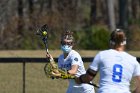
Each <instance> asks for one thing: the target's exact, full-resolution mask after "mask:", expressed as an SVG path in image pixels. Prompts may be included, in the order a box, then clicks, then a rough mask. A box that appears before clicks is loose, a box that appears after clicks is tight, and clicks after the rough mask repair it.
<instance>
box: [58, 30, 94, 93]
mask: <svg viewBox="0 0 140 93" xmlns="http://www.w3.org/2000/svg"><path fill="white" fill-rule="evenodd" d="M73 45H74V38H73V36H72V32H70V31H66V32H65V33H64V34H63V35H62V37H61V50H62V51H63V53H62V54H61V55H60V56H59V57H58V67H59V68H61V69H63V70H67V73H68V74H71V75H74V76H76V77H79V76H80V75H82V74H85V73H86V70H85V68H84V64H83V61H82V58H81V56H80V55H79V53H78V52H76V51H75V50H73V49H72V48H73ZM66 93H95V92H94V87H93V86H92V85H89V84H76V83H75V80H74V79H69V87H68V89H67V92H66Z"/></svg>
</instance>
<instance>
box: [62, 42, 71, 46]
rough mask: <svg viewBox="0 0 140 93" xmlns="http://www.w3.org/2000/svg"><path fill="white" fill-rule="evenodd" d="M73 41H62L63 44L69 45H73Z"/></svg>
mask: <svg viewBox="0 0 140 93" xmlns="http://www.w3.org/2000/svg"><path fill="white" fill-rule="evenodd" d="M72 44H73V42H66V41H61V45H69V46H71V45H72Z"/></svg>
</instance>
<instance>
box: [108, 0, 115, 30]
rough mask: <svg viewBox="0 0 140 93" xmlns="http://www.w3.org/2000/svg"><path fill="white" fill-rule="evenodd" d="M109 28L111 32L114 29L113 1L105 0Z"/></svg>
mask: <svg viewBox="0 0 140 93" xmlns="http://www.w3.org/2000/svg"><path fill="white" fill-rule="evenodd" d="M107 6H108V17H109V28H110V30H111V31H113V30H114V29H115V28H116V22H115V12H114V0H107Z"/></svg>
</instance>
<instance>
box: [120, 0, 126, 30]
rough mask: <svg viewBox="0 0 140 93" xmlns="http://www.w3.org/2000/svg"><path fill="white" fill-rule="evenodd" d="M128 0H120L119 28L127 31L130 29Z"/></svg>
mask: <svg viewBox="0 0 140 93" xmlns="http://www.w3.org/2000/svg"><path fill="white" fill-rule="evenodd" d="M127 6H128V5H127V0H119V27H120V28H122V29H127V27H128V22H127V20H128V8H127Z"/></svg>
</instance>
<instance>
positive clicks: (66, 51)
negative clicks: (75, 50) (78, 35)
mask: <svg viewBox="0 0 140 93" xmlns="http://www.w3.org/2000/svg"><path fill="white" fill-rule="evenodd" d="M61 50H62V51H63V52H64V53H69V52H70V51H71V50H72V46H69V45H61Z"/></svg>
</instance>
